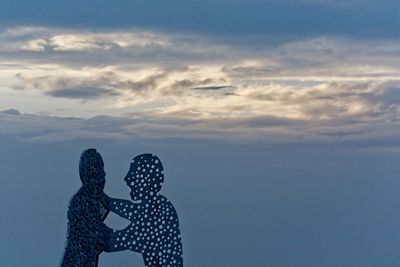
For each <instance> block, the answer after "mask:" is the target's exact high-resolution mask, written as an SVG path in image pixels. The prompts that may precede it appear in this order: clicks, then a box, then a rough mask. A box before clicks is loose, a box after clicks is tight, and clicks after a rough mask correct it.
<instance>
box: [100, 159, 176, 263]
mask: <svg viewBox="0 0 400 267" xmlns="http://www.w3.org/2000/svg"><path fill="white" fill-rule="evenodd" d="M124 181H125V182H126V184H127V185H128V186H129V187H130V189H131V193H130V196H131V198H132V200H133V201H135V203H134V202H131V201H129V200H123V199H115V198H108V197H105V199H107V206H108V208H109V209H110V211H112V212H114V213H116V214H118V215H119V216H121V217H123V218H126V219H128V220H129V221H131V224H130V225H128V227H126V228H125V229H123V230H121V231H114V232H113V233H112V234H111V236H110V240H109V243H108V247H107V251H121V250H132V251H135V252H139V253H141V254H142V256H143V260H144V263H145V265H146V266H148V267H150V266H151V267H156V266H157V267H158V266H160V267H161V266H162V267H164V266H169V267H182V266H183V260H182V241H181V237H180V231H179V221H178V215H177V213H176V211H175V208H174V206H173V205H172V204H171V202H169V201H168V199H167V198H166V197H164V196H162V195H161V194H159V191H160V190H161V186H162V183H163V182H164V171H163V166H162V164H161V161H160V160H159V158H158V157H157V156H155V155H152V154H142V155H139V156H136V157H135V158H134V159H133V161H132V163H131V166H130V169H129V171H128V173H127V175H126V176H125V178H124ZM137 202H139V203H137Z"/></svg>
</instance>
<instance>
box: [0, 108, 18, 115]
mask: <svg viewBox="0 0 400 267" xmlns="http://www.w3.org/2000/svg"><path fill="white" fill-rule="evenodd" d="M0 113H2V114H8V115H21V113H20V112H19V110H18V109H15V108H9V109H4V110H0Z"/></svg>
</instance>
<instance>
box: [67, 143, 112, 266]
mask: <svg viewBox="0 0 400 267" xmlns="http://www.w3.org/2000/svg"><path fill="white" fill-rule="evenodd" d="M79 175H80V178H81V181H82V187H81V188H80V189H79V191H78V192H77V193H76V194H75V195H74V196H73V197H72V199H71V202H70V205H69V208H68V236H67V242H66V248H65V252H64V256H63V259H62V263H61V267H95V266H97V260H98V255H99V254H100V253H101V252H102V251H103V250H104V248H105V246H106V243H107V240H108V238H109V235H110V233H111V232H112V230H111V229H109V228H108V227H107V226H106V225H105V224H104V223H103V220H104V219H105V217H106V216H107V213H108V210H107V209H106V207H105V206H104V205H103V204H102V202H101V198H102V197H103V196H104V195H103V189H104V185H105V181H106V180H105V172H104V163H103V160H102V158H101V155H100V154H99V153H98V152H97V151H96V150H95V149H88V150H85V151H84V152H83V153H82V155H81V158H80V162H79Z"/></svg>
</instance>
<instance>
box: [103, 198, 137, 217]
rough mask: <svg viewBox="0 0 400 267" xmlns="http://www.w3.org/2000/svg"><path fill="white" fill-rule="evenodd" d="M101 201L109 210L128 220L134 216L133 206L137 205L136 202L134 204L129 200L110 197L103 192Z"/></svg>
mask: <svg viewBox="0 0 400 267" xmlns="http://www.w3.org/2000/svg"><path fill="white" fill-rule="evenodd" d="M102 202H103V203H104V204H105V206H106V207H107V208H108V209H109V210H110V211H112V212H114V213H116V214H118V215H119V216H121V217H122V218H125V219H128V220H131V219H132V217H133V216H134V212H135V208H136V206H137V204H134V203H132V202H131V201H129V200H125V199H118V198H111V197H109V196H107V195H106V194H103V200H102Z"/></svg>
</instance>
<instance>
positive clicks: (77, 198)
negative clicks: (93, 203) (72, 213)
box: [69, 188, 86, 207]
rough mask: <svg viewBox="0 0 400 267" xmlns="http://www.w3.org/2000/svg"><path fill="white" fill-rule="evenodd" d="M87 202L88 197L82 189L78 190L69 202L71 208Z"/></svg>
mask: <svg viewBox="0 0 400 267" xmlns="http://www.w3.org/2000/svg"><path fill="white" fill-rule="evenodd" d="M85 201H86V196H85V194H84V192H83V191H82V188H80V189H79V190H78V192H76V193H75V194H74V195H73V196H72V197H71V200H70V201H69V206H70V207H71V206H72V207H73V206H77V205H81V203H82V202H85Z"/></svg>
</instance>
